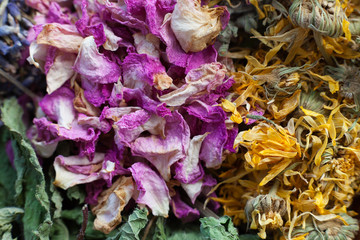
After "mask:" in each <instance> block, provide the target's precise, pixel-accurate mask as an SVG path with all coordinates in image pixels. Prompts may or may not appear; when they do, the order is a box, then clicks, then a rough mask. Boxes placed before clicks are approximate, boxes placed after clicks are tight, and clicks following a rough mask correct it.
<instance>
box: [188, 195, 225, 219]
mask: <svg viewBox="0 0 360 240" xmlns="http://www.w3.org/2000/svg"><path fill="white" fill-rule="evenodd" d="M194 206H195V208H196V209H198V210H199V212H200V214H201V216H203V217H214V218H216V219H219V216H218V215H217V214H216V213H214V212H213V211H211V210H210V209H209V208H207V207H206V206H205V205H204V204H203V203H202V202H200V201H198V200H196V201H195V203H194Z"/></svg>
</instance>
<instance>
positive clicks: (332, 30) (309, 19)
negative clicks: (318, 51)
mask: <svg viewBox="0 0 360 240" xmlns="http://www.w3.org/2000/svg"><path fill="white" fill-rule="evenodd" d="M320 2H321V1H320ZM289 16H290V18H291V21H292V22H293V23H295V24H296V25H298V26H300V27H303V28H310V29H312V30H314V31H316V32H319V33H321V34H322V35H326V36H329V37H340V36H341V35H342V34H343V33H344V32H343V26H342V23H343V20H344V19H346V15H345V13H344V11H343V10H342V8H340V6H332V5H328V4H325V5H324V4H323V5H322V4H320V3H319V1H317V0H295V1H294V2H293V4H292V5H291V7H290V9H289Z"/></svg>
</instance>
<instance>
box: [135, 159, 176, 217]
mask: <svg viewBox="0 0 360 240" xmlns="http://www.w3.org/2000/svg"><path fill="white" fill-rule="evenodd" d="M130 171H131V173H132V176H133V178H134V180H135V183H136V185H137V189H138V190H139V196H138V198H137V200H136V202H137V203H141V204H145V205H147V206H148V207H149V208H150V209H151V211H152V214H153V215H154V216H163V217H167V216H168V214H169V203H170V195H169V189H168V187H167V186H166V183H165V181H164V179H162V178H161V177H160V176H159V175H158V174H157V173H156V172H154V171H153V170H152V169H151V168H150V167H149V166H148V165H146V164H145V163H141V162H138V163H134V164H133V165H132V166H131V168H130Z"/></svg>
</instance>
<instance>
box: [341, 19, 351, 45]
mask: <svg viewBox="0 0 360 240" xmlns="http://www.w3.org/2000/svg"><path fill="white" fill-rule="evenodd" d="M349 26H350V22H349V21H347V20H346V19H345V18H344V19H343V21H342V28H343V31H344V33H345V37H346V39H347V40H348V41H351V32H350V30H349Z"/></svg>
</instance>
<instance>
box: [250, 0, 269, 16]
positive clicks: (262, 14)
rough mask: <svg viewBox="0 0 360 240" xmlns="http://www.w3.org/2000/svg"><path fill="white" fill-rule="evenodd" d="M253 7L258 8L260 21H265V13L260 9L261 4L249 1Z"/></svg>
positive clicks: (253, 0)
mask: <svg viewBox="0 0 360 240" xmlns="http://www.w3.org/2000/svg"><path fill="white" fill-rule="evenodd" d="M249 2H250V3H251V4H252V5H254V7H255V8H256V11H257V12H258V14H259V19H263V18H264V17H265V13H264V12H263V11H261V9H260V8H259V3H258V1H257V0H250V1H249Z"/></svg>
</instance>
